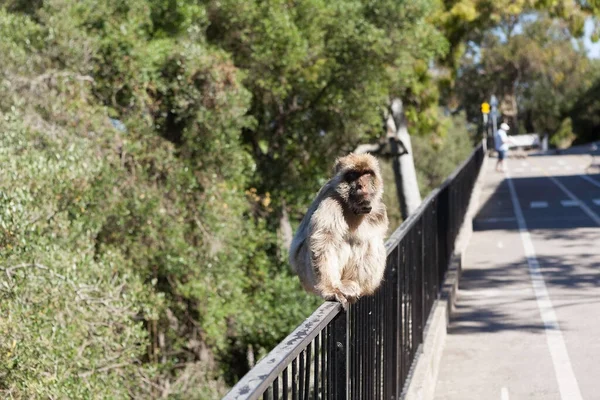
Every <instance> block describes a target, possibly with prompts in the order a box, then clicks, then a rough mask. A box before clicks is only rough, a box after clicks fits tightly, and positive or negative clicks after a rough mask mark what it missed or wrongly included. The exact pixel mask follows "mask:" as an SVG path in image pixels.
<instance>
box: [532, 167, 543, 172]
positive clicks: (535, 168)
mask: <svg viewBox="0 0 600 400" xmlns="http://www.w3.org/2000/svg"><path fill="white" fill-rule="evenodd" d="M532 170H533V171H541V170H542V169H541V168H540V167H533V168H532Z"/></svg>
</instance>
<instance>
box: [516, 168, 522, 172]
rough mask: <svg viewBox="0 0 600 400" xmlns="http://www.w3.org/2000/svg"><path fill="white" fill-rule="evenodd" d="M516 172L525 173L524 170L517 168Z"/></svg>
mask: <svg viewBox="0 0 600 400" xmlns="http://www.w3.org/2000/svg"><path fill="white" fill-rule="evenodd" d="M515 172H523V168H515Z"/></svg>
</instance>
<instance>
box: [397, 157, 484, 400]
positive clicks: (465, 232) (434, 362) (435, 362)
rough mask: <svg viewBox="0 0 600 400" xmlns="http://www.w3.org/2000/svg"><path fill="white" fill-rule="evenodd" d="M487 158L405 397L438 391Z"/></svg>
mask: <svg viewBox="0 0 600 400" xmlns="http://www.w3.org/2000/svg"><path fill="white" fill-rule="evenodd" d="M488 160H489V159H488V157H487V156H486V157H485V158H484V159H483V163H482V165H481V170H480V172H479V176H478V177H477V180H476V182H475V186H474V188H473V192H472V193H471V199H470V200H469V207H468V209H467V213H466V215H465V220H464V221H463V224H462V226H461V228H460V232H459V234H458V237H457V238H456V243H455V250H454V255H453V256H452V260H451V261H450V265H449V266H448V272H447V273H446V277H445V279H444V284H443V287H442V291H441V295H440V298H439V299H438V300H436V302H435V303H434V305H433V307H432V309H431V313H430V314H429V318H427V323H426V325H425V329H424V333H423V336H424V341H423V344H422V345H421V346H420V352H419V355H418V356H417V361H416V363H415V364H414V366H413V372H412V374H411V377H410V381H409V382H408V385H407V387H406V392H405V395H404V396H403V399H405V400H429V399H433V397H434V395H435V385H436V382H437V377H438V373H439V370H440V362H441V359H442V353H443V350H444V346H445V344H446V335H447V328H448V324H449V322H450V317H451V316H452V313H453V312H454V310H455V302H456V292H457V291H458V284H459V281H460V274H461V271H462V265H463V255H464V253H465V251H466V249H467V247H468V245H469V241H470V239H471V235H472V234H473V218H474V217H475V215H476V213H477V211H478V210H479V200H480V197H481V190H482V186H483V182H484V178H485V171H486V169H487V164H488Z"/></svg>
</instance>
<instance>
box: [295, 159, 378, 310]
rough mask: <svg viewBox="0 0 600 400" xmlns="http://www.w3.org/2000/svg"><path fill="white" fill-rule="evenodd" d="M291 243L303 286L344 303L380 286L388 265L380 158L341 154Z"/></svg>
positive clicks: (352, 300)
mask: <svg viewBox="0 0 600 400" xmlns="http://www.w3.org/2000/svg"><path fill="white" fill-rule="evenodd" d="M334 173H335V175H334V176H333V177H332V178H331V179H330V180H329V181H328V182H327V183H326V184H325V185H324V186H323V187H322V188H321V190H320V191H319V193H318V194H317V197H316V199H315V200H314V201H313V203H312V204H311V205H310V207H309V208H308V212H307V213H306V215H305V216H304V218H303V219H302V222H301V223H300V226H299V227H298V231H297V232H296V236H295V237H294V240H293V241H292V245H291V248H290V264H291V266H292V269H293V270H294V272H296V273H297V274H298V276H299V277H300V282H301V283H302V286H303V287H304V288H305V289H306V290H307V291H309V292H312V293H315V294H317V295H319V296H321V297H323V298H324V299H326V300H337V301H339V302H340V303H342V305H343V306H344V307H347V304H348V302H354V301H356V300H357V299H358V298H359V297H360V296H363V295H370V294H373V293H374V292H375V290H376V289H377V288H378V287H379V285H380V283H381V280H382V278H383V272H384V269H385V259H386V253H385V246H384V237H385V234H386V232H387V228H388V218H387V213H386V209H385V205H384V204H383V202H382V201H381V197H382V195H383V183H382V179H381V172H380V169H379V164H378V162H377V159H376V158H375V157H373V156H371V155H367V154H349V155H347V156H345V157H342V158H339V159H338V160H336V162H335V166H334Z"/></svg>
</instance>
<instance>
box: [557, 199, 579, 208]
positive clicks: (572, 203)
mask: <svg viewBox="0 0 600 400" xmlns="http://www.w3.org/2000/svg"><path fill="white" fill-rule="evenodd" d="M560 204H562V206H563V207H579V202H578V201H576V200H561V201H560Z"/></svg>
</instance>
